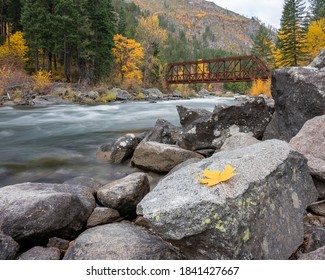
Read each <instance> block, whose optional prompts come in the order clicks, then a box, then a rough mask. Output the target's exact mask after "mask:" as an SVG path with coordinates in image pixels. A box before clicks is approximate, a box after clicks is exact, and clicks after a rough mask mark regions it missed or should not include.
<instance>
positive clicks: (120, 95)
mask: <svg viewBox="0 0 325 280" xmlns="http://www.w3.org/2000/svg"><path fill="white" fill-rule="evenodd" d="M110 92H113V93H115V94H116V100H118V101H127V100H130V99H131V98H132V96H131V94H130V93H128V92H127V91H126V90H123V89H120V88H112V89H111V90H110Z"/></svg>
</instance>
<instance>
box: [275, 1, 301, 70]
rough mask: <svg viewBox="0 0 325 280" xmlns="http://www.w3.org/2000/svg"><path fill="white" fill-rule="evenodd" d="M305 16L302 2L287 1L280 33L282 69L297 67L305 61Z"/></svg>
mask: <svg viewBox="0 0 325 280" xmlns="http://www.w3.org/2000/svg"><path fill="white" fill-rule="evenodd" d="M304 14H305V6H304V4H303V2H302V0H285V2H284V7H283V12H282V18H281V28H280V30H279V33H278V48H279V50H280V51H281V54H282V61H281V62H280V65H281V66H282V67H284V66H297V65H299V64H300V63H301V62H302V61H303V60H304V56H305V53H304V28H303V19H304Z"/></svg>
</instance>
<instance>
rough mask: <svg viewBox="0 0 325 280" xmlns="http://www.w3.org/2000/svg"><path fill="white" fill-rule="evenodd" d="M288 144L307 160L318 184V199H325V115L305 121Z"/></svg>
mask: <svg viewBox="0 0 325 280" xmlns="http://www.w3.org/2000/svg"><path fill="white" fill-rule="evenodd" d="M290 144H291V146H292V147H293V148H294V149H296V150H297V151H298V152H300V153H302V154H303V155H304V156H305V157H306V158H307V159H308V167H309V169H310V172H311V175H312V176H313V177H314V178H315V180H316V181H318V182H319V183H317V184H315V185H316V187H317V188H318V189H319V194H320V195H319V198H320V199H325V196H324V195H325V115H322V116H319V117H315V118H313V119H311V120H309V121H307V122H306V123H305V125H304V126H303V127H302V129H301V130H300V131H299V133H298V134H297V135H296V136H295V137H294V138H292V139H291V141H290Z"/></svg>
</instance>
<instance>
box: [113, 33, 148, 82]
mask: <svg viewBox="0 0 325 280" xmlns="http://www.w3.org/2000/svg"><path fill="white" fill-rule="evenodd" d="M113 56H114V64H115V69H116V72H117V77H118V78H119V79H120V82H121V83H123V82H124V79H128V80H129V81H130V82H135V83H136V84H141V83H142V78H143V77H142V72H141V70H140V69H139V67H140V66H141V65H142V63H143V57H144V53H143V48H142V46H141V44H140V43H138V42H137V41H135V40H133V39H128V38H126V37H124V36H123V35H121V34H116V35H114V47H113Z"/></svg>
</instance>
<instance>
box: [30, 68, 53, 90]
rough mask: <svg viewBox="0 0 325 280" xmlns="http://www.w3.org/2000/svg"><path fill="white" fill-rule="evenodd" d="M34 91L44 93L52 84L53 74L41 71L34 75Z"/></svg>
mask: <svg viewBox="0 0 325 280" xmlns="http://www.w3.org/2000/svg"><path fill="white" fill-rule="evenodd" d="M32 80H33V89H34V90H35V91H38V92H41V93H43V92H44V91H45V90H46V89H47V88H49V86H50V84H51V72H47V71H43V70H40V71H38V72H37V73H36V74H34V75H32Z"/></svg>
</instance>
